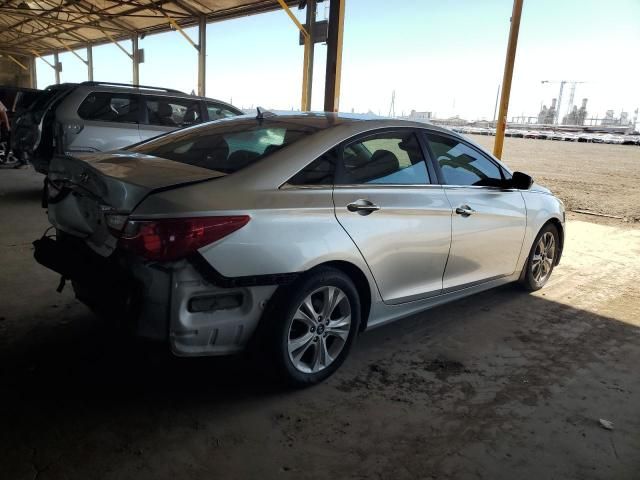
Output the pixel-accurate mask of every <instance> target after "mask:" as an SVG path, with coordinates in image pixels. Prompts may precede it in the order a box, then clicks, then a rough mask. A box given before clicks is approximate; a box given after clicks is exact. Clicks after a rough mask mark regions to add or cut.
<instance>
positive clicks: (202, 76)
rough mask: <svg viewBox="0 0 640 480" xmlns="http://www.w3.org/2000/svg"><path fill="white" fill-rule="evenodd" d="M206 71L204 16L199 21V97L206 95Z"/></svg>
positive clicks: (205, 24) (205, 22) (205, 18)
mask: <svg viewBox="0 0 640 480" xmlns="http://www.w3.org/2000/svg"><path fill="white" fill-rule="evenodd" d="M206 70H207V17H205V16H204V15H203V16H201V17H200V18H199V19H198V95H200V96H201V97H204V96H205V94H206V85H205V80H206V77H207V75H206Z"/></svg>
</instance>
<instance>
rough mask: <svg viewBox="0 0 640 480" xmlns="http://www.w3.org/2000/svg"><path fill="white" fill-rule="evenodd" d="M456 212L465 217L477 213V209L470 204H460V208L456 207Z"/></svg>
mask: <svg viewBox="0 0 640 480" xmlns="http://www.w3.org/2000/svg"><path fill="white" fill-rule="evenodd" d="M456 213H457V214H458V215H462V216H463V217H468V216H469V215H471V214H473V213H475V210H474V209H473V208H471V207H470V206H469V205H460V206H459V207H458V208H456Z"/></svg>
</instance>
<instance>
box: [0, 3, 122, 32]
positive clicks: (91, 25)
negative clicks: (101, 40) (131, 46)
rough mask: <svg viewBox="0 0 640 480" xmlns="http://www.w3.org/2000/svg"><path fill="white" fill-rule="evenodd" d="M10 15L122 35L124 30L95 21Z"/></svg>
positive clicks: (22, 14)
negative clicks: (85, 21) (84, 21)
mask: <svg viewBox="0 0 640 480" xmlns="http://www.w3.org/2000/svg"><path fill="white" fill-rule="evenodd" d="M2 11H3V8H2V7H0V12H2ZM10 13H11V15H14V16H16V17H22V18H27V19H30V20H39V21H46V22H50V23H58V24H60V25H72V26H76V27H78V28H94V29H96V30H110V31H112V32H118V33H122V32H124V31H125V30H123V29H122V28H115V27H107V26H105V25H96V24H97V23H98V21H97V20H93V21H91V22H87V23H80V22H76V21H73V20H62V19H59V18H52V17H46V18H42V17H40V16H38V15H30V14H28V13H23V12H10ZM9 28H11V29H13V28H15V26H11V27H9ZM9 28H7V29H6V30H9Z"/></svg>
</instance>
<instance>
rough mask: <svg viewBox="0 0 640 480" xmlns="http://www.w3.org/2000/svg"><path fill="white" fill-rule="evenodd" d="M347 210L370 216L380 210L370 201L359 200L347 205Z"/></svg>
mask: <svg viewBox="0 0 640 480" xmlns="http://www.w3.org/2000/svg"><path fill="white" fill-rule="evenodd" d="M347 210H349V211H350V212H353V213H357V214H359V215H369V214H371V213H373V212H375V211H376V210H380V207H379V206H378V205H375V204H373V203H371V202H370V201H369V200H363V199H359V200H356V201H355V202H353V203H349V204H348V205H347Z"/></svg>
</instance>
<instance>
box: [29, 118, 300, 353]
mask: <svg viewBox="0 0 640 480" xmlns="http://www.w3.org/2000/svg"><path fill="white" fill-rule="evenodd" d="M194 128H196V127H192V128H190V129H185V130H182V131H181V132H176V133H174V134H171V135H170V136H168V137H170V138H168V137H163V138H159V139H156V140H152V141H150V142H148V143H147V144H142V145H140V146H137V147H134V148H133V149H132V150H131V151H127V152H125V151H121V152H111V153H105V154H98V155H89V156H86V157H84V158H83V159H80V158H76V157H71V156H68V155H56V156H54V158H53V160H52V162H51V164H50V168H49V173H48V176H47V180H46V188H45V192H46V194H45V195H46V205H45V206H46V208H47V211H48V217H49V221H50V223H51V224H52V225H53V227H54V228H55V235H51V236H49V235H45V236H43V237H42V238H41V239H39V240H36V241H35V242H34V246H35V253H34V256H35V258H36V260H37V261H38V262H39V263H41V264H42V265H44V266H46V267H47V268H49V269H51V270H54V271H56V272H57V273H59V274H60V276H61V280H60V286H59V288H64V285H65V283H66V282H67V281H70V282H71V283H72V285H73V288H74V290H75V293H76V296H77V298H78V299H79V300H81V301H82V302H83V303H85V304H86V305H88V306H89V307H90V308H91V309H92V310H93V311H95V312H96V313H97V314H99V315H101V316H104V317H108V319H109V320H110V321H112V322H114V323H117V324H120V325H121V326H124V327H126V329H128V330H130V331H131V332H132V333H133V334H135V335H136V336H139V337H143V338H148V339H154V340H167V339H168V340H170V344H171V347H172V350H173V352H174V353H176V354H178V355H198V354H226V353H234V352H236V351H240V350H242V347H243V346H244V345H245V344H246V342H247V341H248V338H249V336H250V335H251V333H252V332H253V331H254V330H255V327H256V325H257V323H258V321H259V318H260V316H261V313H262V309H263V307H264V304H265V303H266V301H267V300H268V298H269V297H270V296H271V295H272V294H273V292H274V291H275V289H276V288H277V286H276V285H275V284H274V283H272V282H271V280H270V279H269V281H267V282H261V281H257V280H256V279H255V278H226V277H224V276H223V275H220V274H219V273H218V272H217V271H216V270H215V268H214V267H213V266H211V265H210V264H209V263H208V262H207V261H206V260H205V259H204V258H203V257H202V256H201V255H200V254H199V252H198V251H199V250H200V249H202V248H203V247H207V246H210V245H211V244H215V243H216V242H218V241H219V240H221V239H223V238H224V237H226V236H228V235H230V234H232V233H233V232H235V231H237V230H239V229H241V228H243V227H244V226H245V225H247V224H248V223H249V222H250V220H251V216H250V214H249V213H247V212H246V211H243V212H238V211H229V209H227V208H224V209H220V210H216V209H215V208H213V209H211V208H210V209H208V210H207V211H202V210H199V209H194V205H196V204H197V202H190V201H189V200H190V199H193V198H195V195H197V194H198V193H195V191H194V190H193V187H196V186H202V184H207V185H206V190H207V191H208V192H209V195H207V197H213V198H215V197H217V196H218V195H220V196H222V195H224V194H228V192H225V189H224V186H221V188H219V189H218V188H216V187H217V185H218V184H217V183H216V182H219V181H220V180H223V179H224V177H226V176H228V175H229V174H231V173H234V172H235V171H237V170H241V169H243V168H245V167H247V166H249V165H251V164H252V163H254V162H257V161H259V160H261V159H262V158H263V157H266V156H268V155H270V154H271V153H272V152H274V151H275V150H277V149H278V148H282V146H283V145H285V144H287V143H290V142H293V141H295V140H296V139H297V138H299V137H300V135H297V134H290V135H289V136H288V137H287V138H285V136H284V135H280V136H279V135H278V134H277V133H274V131H275V130H274V129H270V128H267V127H262V126H260V124H259V123H258V122H256V120H255V119H247V120H245V121H240V122H235V123H231V124H229V123H228V122H227V123H225V121H221V122H218V124H211V125H209V126H207V129H208V130H209V131H210V133H205V134H204V135H202V134H199V133H198V132H201V131H202V130H195V131H194ZM304 134H306V132H305V133H302V134H301V135H304ZM145 152H153V153H154V154H153V155H151V154H148V153H145ZM158 155H162V156H158ZM167 192H170V193H173V194H174V195H177V196H178V197H179V198H181V201H179V202H172V203H170V204H164V205H163V200H162V194H163V193H167ZM199 192H200V193H201V192H202V190H200V191H199ZM223 192H225V193H223ZM208 200H211V198H208ZM214 203H215V201H214ZM159 205H163V207H162V208H161V209H159V208H158V206H159ZM150 211H153V212H154V213H149V212H150ZM276 283H277V282H276ZM212 318H213V320H214V321H212Z"/></svg>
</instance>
